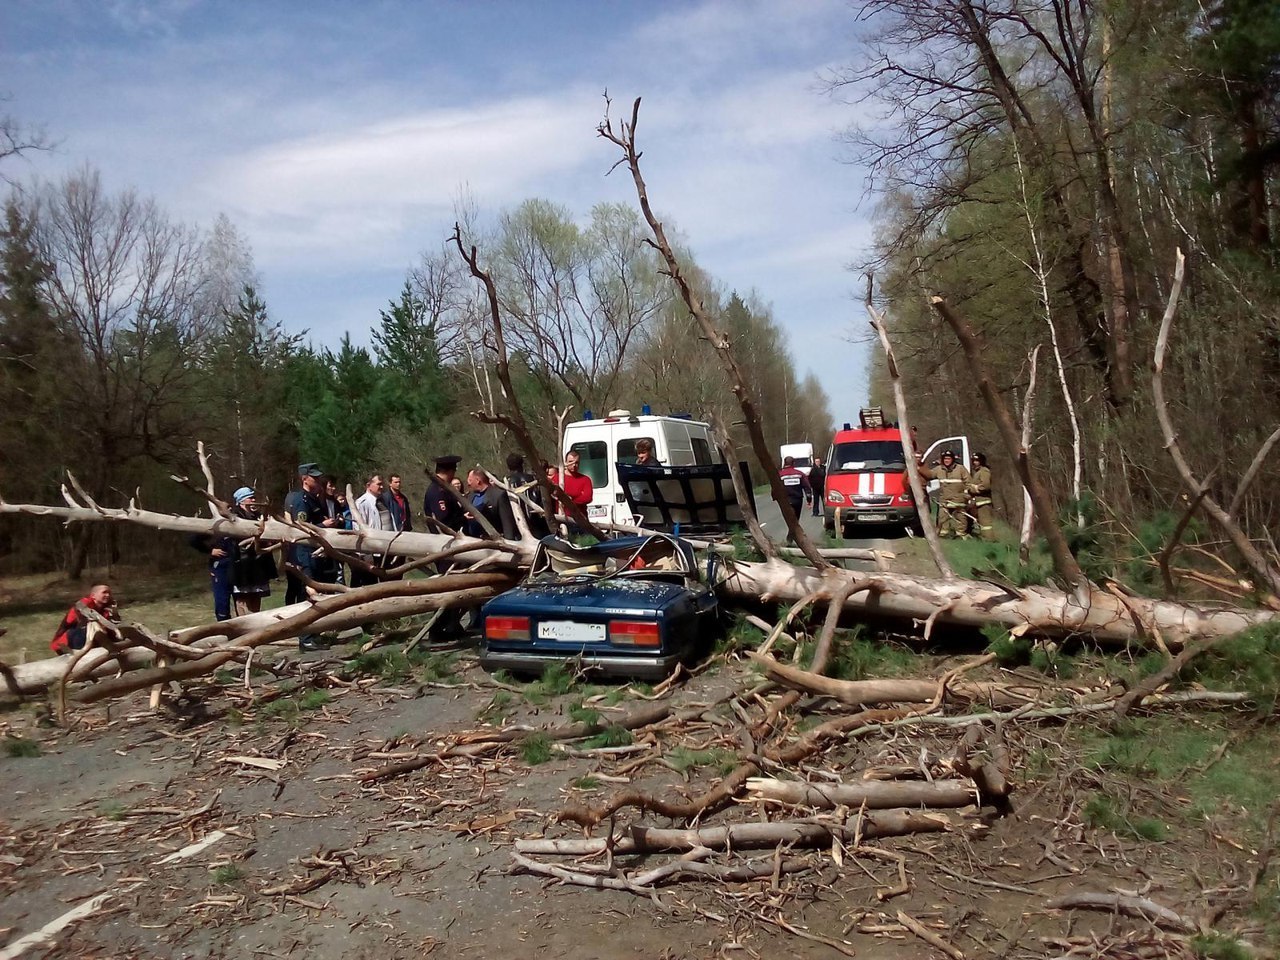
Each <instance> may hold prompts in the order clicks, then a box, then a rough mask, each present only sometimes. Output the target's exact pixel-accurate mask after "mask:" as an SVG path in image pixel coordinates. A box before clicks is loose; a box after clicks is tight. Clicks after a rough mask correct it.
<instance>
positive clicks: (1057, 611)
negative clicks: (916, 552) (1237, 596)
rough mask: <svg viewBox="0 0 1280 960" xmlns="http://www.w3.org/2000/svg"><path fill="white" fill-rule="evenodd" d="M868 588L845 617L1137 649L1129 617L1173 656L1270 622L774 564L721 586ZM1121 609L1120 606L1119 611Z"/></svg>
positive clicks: (791, 595)
mask: <svg viewBox="0 0 1280 960" xmlns="http://www.w3.org/2000/svg"><path fill="white" fill-rule="evenodd" d="M850 577H852V578H854V579H855V580H857V581H859V582H862V581H866V580H869V581H872V582H873V583H872V586H871V587H870V588H869V589H866V590H862V591H859V592H856V593H853V594H851V595H850V596H849V597H847V598H846V599H845V601H844V603H843V609H844V611H845V612H846V613H849V614H863V615H871V616H875V617H880V618H895V619H902V620H915V621H918V622H920V623H924V622H926V621H927V620H928V619H929V618H930V617H931V616H935V615H936V620H937V622H940V623H948V624H953V625H956V626H965V627H975V628H980V627H983V626H986V625H988V624H993V623H996V624H1003V625H1004V626H1006V627H1008V628H1009V629H1010V630H1014V629H1016V630H1018V631H1019V632H1020V633H1022V634H1023V635H1033V636H1044V637H1052V638H1063V637H1072V636H1086V637H1089V638H1091V639H1093V640H1095V641H1097V642H1099V643H1105V644H1112V645H1128V644H1139V643H1142V642H1144V636H1143V633H1142V631H1141V630H1140V629H1139V628H1138V627H1137V626H1135V623H1134V617H1133V614H1132V612H1131V610H1130V608H1133V610H1136V611H1137V612H1138V614H1139V616H1140V618H1141V619H1143V620H1145V621H1146V622H1148V623H1153V624H1155V625H1156V626H1157V627H1158V628H1159V630H1160V632H1161V634H1162V635H1163V637H1164V640H1165V643H1166V644H1167V645H1168V646H1169V647H1170V649H1180V648H1181V647H1182V646H1183V645H1184V644H1186V643H1188V642H1189V641H1191V640H1194V639H1197V638H1201V637H1222V636H1229V635H1230V634H1233V633H1239V632H1240V631H1241V630H1246V629H1248V628H1249V627H1252V626H1256V625H1257V624H1259V623H1266V622H1270V621H1273V620H1275V619H1276V617H1277V614H1276V613H1275V612H1272V611H1269V610H1248V609H1245V608H1242V607H1234V608H1228V609H1214V610H1202V609H1199V608H1197V607H1195V606H1192V605H1190V604H1184V603H1175V602H1173V601H1168V600H1151V599H1148V598H1146V597H1126V598H1125V600H1124V601H1121V600H1120V599H1119V598H1117V597H1116V596H1114V595H1112V594H1110V593H1107V592H1106V591H1102V590H1096V589H1091V590H1089V591H1088V595H1087V598H1086V601H1085V602H1083V603H1082V602H1081V601H1080V600H1078V599H1077V598H1076V596H1074V595H1073V594H1069V593H1064V592H1063V591H1061V590H1054V589H1052V588H1050V587H1014V586H1011V585H1001V584H995V583H990V582H988V581H985V580H961V579H956V580H951V581H947V580H941V579H936V578H929V577H916V576H910V575H908V574H902V573H866V574H864V573H855V572H851V571H843V570H827V571H825V572H820V571H817V570H814V569H813V568H811V567H797V566H793V565H791V564H789V563H785V562H782V561H766V562H764V563H734V564H733V570H732V572H731V573H730V575H729V576H728V577H727V578H726V579H725V580H724V582H723V584H722V585H721V590H722V592H723V593H724V594H725V595H726V596H728V597H730V598H738V599H744V600H748V599H749V600H766V601H772V602H777V603H794V602H796V601H797V600H800V599H802V598H803V597H805V596H808V595H809V594H812V593H815V592H825V593H827V594H829V595H832V596H834V595H836V593H837V592H838V590H839V587H840V585H841V583H842V582H843V581H844V580H845V578H850ZM1126 603H1127V605H1126Z"/></svg>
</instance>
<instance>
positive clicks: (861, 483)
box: [858, 473, 871, 497]
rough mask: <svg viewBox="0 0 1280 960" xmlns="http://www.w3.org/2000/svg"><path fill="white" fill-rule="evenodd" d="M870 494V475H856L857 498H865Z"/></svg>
mask: <svg viewBox="0 0 1280 960" xmlns="http://www.w3.org/2000/svg"><path fill="white" fill-rule="evenodd" d="M870 493H871V474H869V473H860V474H858V496H860V497H865V496H868V495H870Z"/></svg>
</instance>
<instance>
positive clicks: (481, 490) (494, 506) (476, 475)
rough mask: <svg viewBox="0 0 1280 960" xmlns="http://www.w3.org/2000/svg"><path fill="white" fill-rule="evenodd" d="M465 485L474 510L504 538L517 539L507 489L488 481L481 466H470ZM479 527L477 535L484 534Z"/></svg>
mask: <svg viewBox="0 0 1280 960" xmlns="http://www.w3.org/2000/svg"><path fill="white" fill-rule="evenodd" d="M467 486H468V487H469V488H470V490H471V503H472V505H473V507H474V511H475V512H477V513H479V514H480V515H481V516H483V517H484V518H485V519H486V520H488V521H489V523H490V524H492V526H493V529H495V530H497V531H498V533H500V534H501V535H502V538H503V539H504V540H519V539H520V531H519V529H518V528H517V527H516V518H515V514H514V513H512V512H511V498H510V497H508V496H507V491H505V490H503V489H502V488H501V487H495V486H494V485H493V484H492V483H490V482H489V474H487V473H485V471H484V468H483V467H474V468H472V470H471V472H470V473H468V474H467ZM477 526H479V525H478V524H477ZM480 529H481V532H480V533H479V534H478V535H479V536H484V533H483V528H480Z"/></svg>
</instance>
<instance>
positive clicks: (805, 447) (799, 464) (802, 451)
mask: <svg viewBox="0 0 1280 960" xmlns="http://www.w3.org/2000/svg"><path fill="white" fill-rule="evenodd" d="M787 457H795V460H796V469H797V470H799V471H800V472H801V473H803V474H804V475H805V476H806V477H807V476H808V475H809V471H810V470H811V469H813V444H812V443H784V444H783V445H782V446H781V447H779V448H778V465H779V466H781V465H782V464H783V463H784V462H785V461H786V459H787Z"/></svg>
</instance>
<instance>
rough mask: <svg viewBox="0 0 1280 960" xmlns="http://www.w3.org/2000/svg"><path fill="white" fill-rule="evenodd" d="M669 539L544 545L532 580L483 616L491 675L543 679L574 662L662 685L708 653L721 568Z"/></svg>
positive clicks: (484, 655)
mask: <svg viewBox="0 0 1280 960" xmlns="http://www.w3.org/2000/svg"><path fill="white" fill-rule="evenodd" d="M707 563H708V568H707V569H699V563H698V560H697V557H696V555H695V554H694V551H693V548H692V547H691V546H690V545H689V544H688V543H687V542H686V541H684V540H681V539H680V538H679V537H676V536H672V535H669V534H653V535H648V536H634V537H620V538H618V539H616V540H607V541H605V542H603V543H598V544H594V545H592V546H589V547H579V546H575V545H573V544H571V543H569V542H567V541H565V540H561V539H559V538H558V537H547V538H545V539H543V541H542V542H541V543H540V544H539V546H538V550H537V553H536V554H535V556H534V560H533V567H532V570H531V572H530V575H529V577H528V579H527V580H525V582H524V583H523V584H521V585H520V586H519V587H516V588H515V589H513V590H509V591H507V592H506V593H504V594H502V595H501V596H499V597H496V598H494V599H493V600H490V601H489V602H488V603H487V604H485V606H484V608H483V610H482V611H481V630H482V632H483V637H484V640H483V645H482V648H481V656H480V663H481V666H483V667H484V668H485V669H486V670H500V669H501V670H508V671H511V672H512V673H521V674H540V673H541V672H542V671H543V670H544V669H545V668H546V666H547V665H548V664H549V663H554V662H564V661H571V662H573V663H574V664H575V665H576V666H577V667H578V668H579V669H581V670H583V671H584V672H588V673H598V674H601V675H605V676H618V677H630V678H635V679H641V680H660V679H662V678H664V677H666V676H668V675H669V674H670V673H671V671H672V670H673V669H675V666H676V664H678V663H680V662H683V661H688V660H690V659H692V658H694V657H696V656H698V655H699V654H700V653H702V652H704V651H705V650H706V649H707V648H708V647H709V645H710V642H711V640H712V639H714V637H715V635H716V632H717V629H718V621H719V602H718V600H717V598H716V593H715V576H716V567H717V562H716V560H715V558H714V557H713V558H712V559H710V560H709V561H707Z"/></svg>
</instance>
